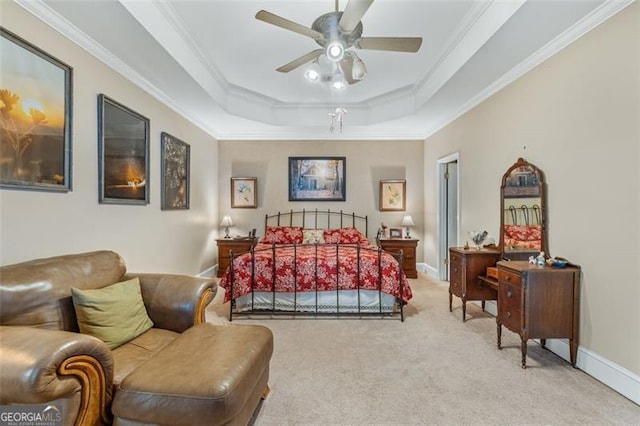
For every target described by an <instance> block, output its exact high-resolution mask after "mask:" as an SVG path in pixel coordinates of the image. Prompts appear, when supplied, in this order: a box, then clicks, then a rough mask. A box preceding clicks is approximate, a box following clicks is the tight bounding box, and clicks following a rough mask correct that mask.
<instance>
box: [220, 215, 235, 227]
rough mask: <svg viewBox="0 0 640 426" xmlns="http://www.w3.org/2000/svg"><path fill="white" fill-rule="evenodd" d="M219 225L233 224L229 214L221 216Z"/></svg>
mask: <svg viewBox="0 0 640 426" xmlns="http://www.w3.org/2000/svg"><path fill="white" fill-rule="evenodd" d="M220 226H233V220H231V216H223V217H222V222H220Z"/></svg>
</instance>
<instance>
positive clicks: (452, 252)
mask: <svg viewBox="0 0 640 426" xmlns="http://www.w3.org/2000/svg"><path fill="white" fill-rule="evenodd" d="M499 258H500V251H499V250H497V249H487V248H482V249H480V250H477V249H475V248H469V249H464V248H462V247H450V248H449V312H451V310H452V301H453V296H457V297H460V298H461V299H462V321H465V320H466V315H467V301H468V300H481V301H482V308H483V309H484V301H485V300H496V299H497V298H498V292H497V289H496V287H495V286H493V287H492V286H491V285H489V283H488V282H487V281H486V280H481V279H479V278H478V277H480V276H484V275H485V274H486V271H487V267H488V266H495V265H496V262H497V261H498V259H499Z"/></svg>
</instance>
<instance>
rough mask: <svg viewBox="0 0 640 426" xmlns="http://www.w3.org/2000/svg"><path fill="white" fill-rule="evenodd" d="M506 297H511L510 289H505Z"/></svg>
mask: <svg viewBox="0 0 640 426" xmlns="http://www.w3.org/2000/svg"><path fill="white" fill-rule="evenodd" d="M507 297H511V289H510V288H509V289H507Z"/></svg>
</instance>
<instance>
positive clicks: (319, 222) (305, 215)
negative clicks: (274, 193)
mask: <svg viewBox="0 0 640 426" xmlns="http://www.w3.org/2000/svg"><path fill="white" fill-rule="evenodd" d="M363 224H364V229H363V226H362V225H363ZM268 225H271V226H302V227H303V228H313V229H332V228H346V227H349V226H350V227H353V228H356V229H357V230H359V231H360V232H361V233H362V234H364V236H365V237H366V238H369V219H368V217H367V216H360V215H357V214H355V213H344V212H343V211H342V210H340V211H331V210H330V209H327V210H318V209H315V210H305V209H302V210H298V211H293V210H290V211H288V212H278V213H276V214H272V215H269V214H267V215H265V218H264V229H265V230H266V229H267V226H268ZM363 231H364V232H363Z"/></svg>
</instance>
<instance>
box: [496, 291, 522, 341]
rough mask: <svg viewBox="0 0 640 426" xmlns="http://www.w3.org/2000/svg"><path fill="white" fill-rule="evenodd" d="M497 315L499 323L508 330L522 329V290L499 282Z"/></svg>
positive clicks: (517, 330)
mask: <svg viewBox="0 0 640 426" xmlns="http://www.w3.org/2000/svg"><path fill="white" fill-rule="evenodd" d="M498 315H499V316H500V322H502V324H504V326H505V327H507V328H508V329H510V330H513V331H516V332H519V331H520V330H521V329H522V288H521V287H520V285H519V283H518V284H516V285H513V284H511V283H509V282H507V281H504V280H501V281H500V284H499V287H498Z"/></svg>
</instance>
